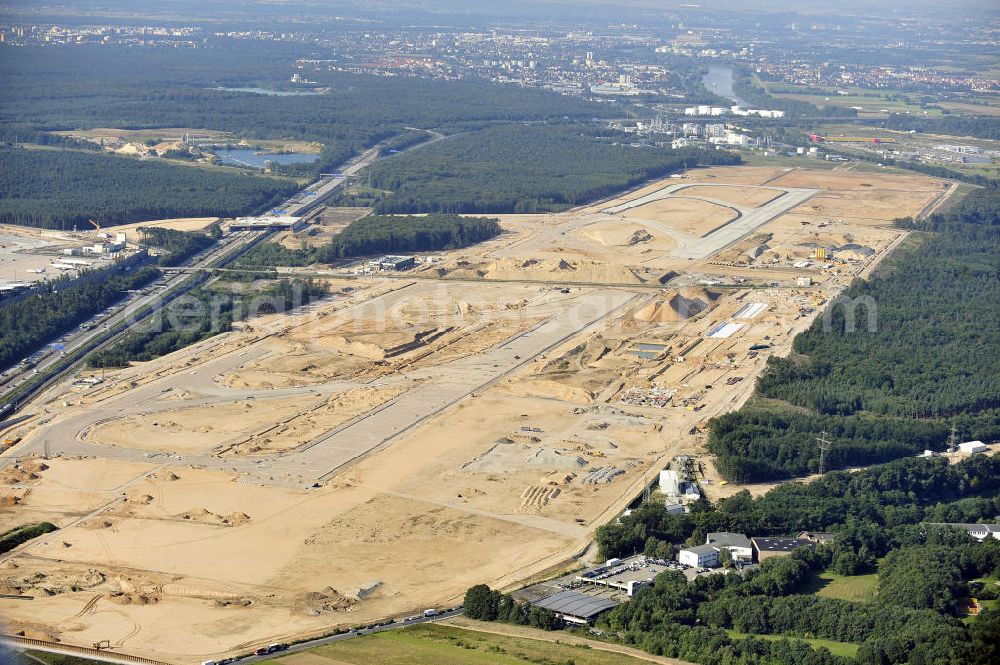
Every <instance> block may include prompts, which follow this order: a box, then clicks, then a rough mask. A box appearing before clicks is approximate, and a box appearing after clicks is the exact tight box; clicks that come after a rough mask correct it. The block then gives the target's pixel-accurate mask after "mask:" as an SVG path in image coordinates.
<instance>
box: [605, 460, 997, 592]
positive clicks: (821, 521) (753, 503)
mask: <svg viewBox="0 0 1000 665" xmlns="http://www.w3.org/2000/svg"><path fill="white" fill-rule="evenodd" d="M997 514H1000V459H993V458H989V457H973V458H970V459H968V460H965V461H963V462H961V463H959V464H954V465H949V464H948V462H947V460H945V459H941V458H934V459H916V458H909V459H901V460H896V461H894V462H891V463H888V464H881V465H877V466H873V467H871V468H869V469H865V470H862V471H859V472H857V473H848V472H844V471H833V472H830V473H828V474H826V475H825V476H823V477H822V478H818V479H817V480H815V481H813V482H810V483H785V484H782V485H780V486H778V487H775V488H774V489H772V490H770V491H768V492H767V493H766V494H764V495H763V496H761V497H759V498H756V499H754V498H751V496H750V494H749V492H746V491H744V492H740V493H738V494H736V495H734V496H732V497H730V498H728V499H725V500H724V501H720V502H719V504H718V505H717V506H716V507H715V508H714V509H712V508H711V507H710V506H709V505H708V504H707V503H705V502H700V503H697V504H695V505H694V507H693V509H692V510H691V512H690V513H687V514H669V513H667V512H666V510H664V509H663V507H662V506H660V505H657V504H654V503H645V504H643V505H642V506H640V507H639V508H638V509H636V510H635V511H633V512H632V513H631V514H630V515H628V516H626V517H621V518H620V519H618V520H615V521H613V522H610V523H608V524H605V525H603V526H601V527H600V528H598V530H597V533H596V542H597V546H598V548H599V550H600V553H601V555H602V556H604V557H616V556H627V555H631V554H633V553H634V552H641V551H642V550H643V549H644V548H645V547H646V546H647V542H648V541H649V539H651V538H652V539H654V543H655V542H656V541H665V542H668V543H683V542H687V541H690V542H698V543H703V542H705V534H707V533H709V532H712V531H732V532H736V533H748V534H753V535H759V536H769V535H785V534H794V533H797V532H798V531H800V530H814V531H828V530H830V529H833V528H835V527H836V528H838V530H839V531H840V535H839V536H838V543H841V542H842V543H843V548H840V547H839V546H838V547H837V548H835V554H839V553H841V551H844V552H847V551H850V552H852V553H854V555H855V556H857V555H858V554H859V553H860V557H861V559H862V561H859V562H855V563H851V564H850V567H849V568H848V567H847V566H848V564H849V562H844V564H843V565H844V566H845V569H844V570H843V572H844V573H845V574H854V573H858V572H866V571H870V570H873V569H874V561H875V558H877V557H879V556H882V555H884V554H885V553H886V552H888V551H889V549H891V547H892V546H893V543H894V542H895V543H896V544H901V543H909V542H913V540H914V536H913V535H912V534H911V533H910V532H908V531H905V530H904V531H901V532H899V533H898V534H894V535H893V536H892V537H898V539H899V540H898V541H892V540H891V539H890V538H889V537H888V536H887V535H886V534H885V533H884V532H883V531H882V530H881V528H879V529H876V530H874V531H873V530H871V529H869V528H868V526H867V523H870V522H874V523H875V524H877V525H882V526H885V527H891V528H895V527H901V526H905V525H911V524H917V523H919V522H921V521H928V522H944V521H962V522H976V521H978V520H980V519H983V518H992V517H993V516H995V515H997Z"/></svg>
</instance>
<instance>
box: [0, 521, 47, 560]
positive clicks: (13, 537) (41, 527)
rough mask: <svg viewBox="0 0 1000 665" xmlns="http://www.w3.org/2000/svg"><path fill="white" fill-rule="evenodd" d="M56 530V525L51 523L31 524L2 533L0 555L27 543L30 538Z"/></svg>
mask: <svg viewBox="0 0 1000 665" xmlns="http://www.w3.org/2000/svg"><path fill="white" fill-rule="evenodd" d="M56 530H57V527H56V525H55V524H52V523H51V522H32V523H30V524H22V525H21V526H18V527H14V528H13V529H10V530H8V531H4V532H3V533H2V534H0V554H3V553H4V552H9V551H11V550H12V549H14V548H15V547H17V546H18V545H21V544H22V543H26V542H28V541H29V540H31V539H32V538H37V537H38V536H42V535H45V534H46V533H52V532H53V531H56Z"/></svg>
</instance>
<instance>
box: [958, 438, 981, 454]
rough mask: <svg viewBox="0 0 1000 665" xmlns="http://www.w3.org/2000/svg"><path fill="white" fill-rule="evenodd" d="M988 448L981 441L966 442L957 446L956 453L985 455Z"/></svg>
mask: <svg viewBox="0 0 1000 665" xmlns="http://www.w3.org/2000/svg"><path fill="white" fill-rule="evenodd" d="M987 450H989V448H987V447H986V444H985V443H983V442H982V441H966V442H965V443H960V444H958V451H959V452H962V453H985V452H986V451H987Z"/></svg>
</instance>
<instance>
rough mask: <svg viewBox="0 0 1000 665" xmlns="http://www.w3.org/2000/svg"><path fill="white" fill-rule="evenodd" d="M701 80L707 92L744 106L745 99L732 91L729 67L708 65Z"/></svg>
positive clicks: (731, 72) (745, 104)
mask: <svg viewBox="0 0 1000 665" xmlns="http://www.w3.org/2000/svg"><path fill="white" fill-rule="evenodd" d="M701 82H702V83H703V84H704V86H705V88H707V89H708V91H709V92H712V93H715V94H716V95H719V96H721V97H726V98H728V99H731V100H732V102H733V103H734V104H736V105H738V106H742V107H744V108H746V107H747V106H749V104H748V103H747V101H746V100H745V99H743V98H741V97H739V96H737V95H736V93H735V92H733V70H732V69H730V68H729V67H709V68H708V73H707V74H705V75H704V76H702V77H701Z"/></svg>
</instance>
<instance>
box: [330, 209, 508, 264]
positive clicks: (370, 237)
mask: <svg viewBox="0 0 1000 665" xmlns="http://www.w3.org/2000/svg"><path fill="white" fill-rule="evenodd" d="M500 232H501V229H500V224H499V223H498V221H497V220H496V219H492V218H483V217H460V216H458V215H427V216H425V217H409V216H404V217H395V216H384V215H369V216H367V217H362V218H361V219H358V220H355V221H354V222H351V223H350V224H349V225H348V226H347V227H346V228H345V229H344V230H343V231H341V232H340V233H338V234H337V235H336V236H334V238H333V240H331V241H330V244H329V245H326V246H325V247H321V248H320V250H319V253H318V258H319V260H320V261H323V262H324V263H329V262H331V261H336V260H337V259H345V258H350V257H354V256H368V255H371V254H382V253H400V252H422V251H430V250H438V249H457V248H460V247H468V246H469V245H474V244H476V243H477V242H482V241H484V240H489V239H490V238H492V237H494V236H497V235H499V234H500Z"/></svg>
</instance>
